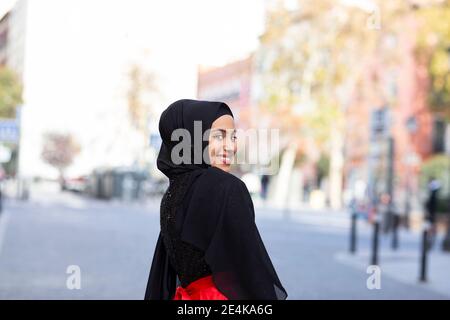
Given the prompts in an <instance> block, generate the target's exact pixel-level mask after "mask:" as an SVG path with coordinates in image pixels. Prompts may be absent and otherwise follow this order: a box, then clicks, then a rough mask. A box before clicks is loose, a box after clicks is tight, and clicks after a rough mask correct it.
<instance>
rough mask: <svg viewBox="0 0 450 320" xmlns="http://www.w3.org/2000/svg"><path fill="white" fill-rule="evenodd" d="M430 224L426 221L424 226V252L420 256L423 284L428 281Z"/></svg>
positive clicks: (420, 277) (420, 278)
mask: <svg viewBox="0 0 450 320" xmlns="http://www.w3.org/2000/svg"><path fill="white" fill-rule="evenodd" d="M430 226H431V225H430V222H428V221H426V222H425V223H424V225H423V231H422V248H421V249H422V250H421V255H420V276H419V280H420V281H421V282H426V281H427V255H428V245H429V243H428V240H429V239H428V232H429V230H430Z"/></svg>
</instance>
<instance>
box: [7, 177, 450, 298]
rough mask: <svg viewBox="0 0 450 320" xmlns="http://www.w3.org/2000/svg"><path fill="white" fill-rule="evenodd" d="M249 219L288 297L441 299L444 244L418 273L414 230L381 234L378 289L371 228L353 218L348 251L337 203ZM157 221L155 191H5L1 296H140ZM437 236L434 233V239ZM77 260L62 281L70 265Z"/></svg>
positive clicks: (446, 261)
mask: <svg viewBox="0 0 450 320" xmlns="http://www.w3.org/2000/svg"><path fill="white" fill-rule="evenodd" d="M256 211H257V212H256V215H257V224H258V226H259V228H260V233H261V235H262V237H263V239H264V241H265V243H266V247H267V250H268V251H269V254H270V256H271V258H272V261H273V263H274V265H275V268H276V269H277V272H278V274H279V276H280V278H281V279H280V280H281V282H282V283H283V284H284V285H285V288H286V290H287V291H288V293H289V297H288V298H289V299H449V298H450V279H449V278H448V277H446V276H445V274H444V272H447V270H449V268H450V254H445V253H442V251H441V250H440V249H437V246H436V247H435V248H434V249H433V250H432V251H431V253H430V255H429V261H430V269H429V282H428V283H426V284H420V283H419V282H418V281H417V279H418V266H419V248H420V245H419V243H420V242H419V239H420V236H419V235H418V234H416V233H406V232H403V231H402V232H401V233H400V248H399V250H398V252H392V250H391V249H390V248H389V244H390V238H389V237H382V238H381V248H380V252H381V255H380V266H381V289H379V290H377V289H374V290H369V289H367V286H366V281H367V278H368V277H369V274H367V273H366V267H367V265H368V262H369V253H370V239H371V229H370V227H369V225H367V224H366V223H365V222H363V221H359V225H358V233H359V237H358V252H357V254H356V255H355V256H351V255H350V254H349V253H348V242H349V241H348V239H349V225H350V221H349V218H348V215H347V214H346V213H345V212H326V211H324V210H322V211H312V210H309V211H308V210H306V209H305V210H301V211H295V212H281V211H277V210H273V209H268V208H267V207H266V208H265V209H263V208H261V207H258V206H257V208H256ZM158 231H159V200H158V199H155V200H154V201H147V202H145V203H144V202H141V203H136V202H135V203H127V202H118V201H117V202H106V201H100V200H94V199H90V198H86V197H83V196H80V195H78V194H74V193H68V192H60V191H59V189H58V185H57V184H56V183H55V184H43V183H41V184H39V185H33V187H32V193H31V198H30V200H29V201H28V202H19V201H17V200H14V199H6V201H5V205H4V210H3V212H2V214H1V215H0V299H142V298H143V295H144V291H145V286H146V281H147V276H148V272H149V268H150V262H151V259H152V255H153V250H154V247H155V242H156V238H157V235H158ZM439 242H440V239H439V241H437V243H439ZM70 265H77V266H79V267H80V270H81V289H79V290H77V289H74V290H69V289H68V288H67V287H66V281H67V277H68V276H69V274H67V273H66V271H67V268H68V266H70Z"/></svg>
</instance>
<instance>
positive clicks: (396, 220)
mask: <svg viewBox="0 0 450 320" xmlns="http://www.w3.org/2000/svg"><path fill="white" fill-rule="evenodd" d="M392 219H393V230H392V242H391V248H392V249H393V250H397V249H398V225H399V220H400V217H399V216H398V214H394V215H393V216H392Z"/></svg>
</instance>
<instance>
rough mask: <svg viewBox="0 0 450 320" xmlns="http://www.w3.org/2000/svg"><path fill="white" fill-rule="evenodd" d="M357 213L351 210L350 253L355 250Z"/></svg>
mask: <svg viewBox="0 0 450 320" xmlns="http://www.w3.org/2000/svg"><path fill="white" fill-rule="evenodd" d="M357 219H358V214H357V213H356V211H352V219H351V227H350V253H355V252H356V222H357Z"/></svg>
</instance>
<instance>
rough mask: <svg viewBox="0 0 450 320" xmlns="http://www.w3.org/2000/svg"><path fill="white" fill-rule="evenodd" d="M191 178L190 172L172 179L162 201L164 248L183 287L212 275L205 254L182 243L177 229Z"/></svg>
mask: <svg viewBox="0 0 450 320" xmlns="http://www.w3.org/2000/svg"><path fill="white" fill-rule="evenodd" d="M190 177H191V174H190V173H189V172H188V173H184V174H181V175H178V176H176V177H175V178H173V179H170V184H169V187H168V189H167V191H166V192H165V194H164V196H163V198H162V200H161V210H160V214H161V217H160V219H161V220H160V222H161V234H162V237H163V242H164V246H165V247H166V250H167V252H168V255H169V259H170V263H171V264H172V265H173V267H174V269H175V270H176V272H177V275H178V278H179V279H180V282H181V285H182V286H183V287H187V286H188V285H189V284H190V283H192V282H193V281H195V280H197V279H200V278H202V277H205V276H207V275H210V274H211V269H210V268H209V266H208V265H207V264H206V262H205V260H204V252H202V251H201V250H199V249H198V248H196V247H195V246H193V245H191V244H189V243H186V242H184V241H182V240H181V239H180V235H179V234H178V233H177V231H176V228H175V218H176V217H175V213H176V210H177V209H178V208H179V206H180V205H181V202H182V200H183V196H184V195H185V194H186V192H187V188H188V187H189V185H188V183H189V180H190Z"/></svg>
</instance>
